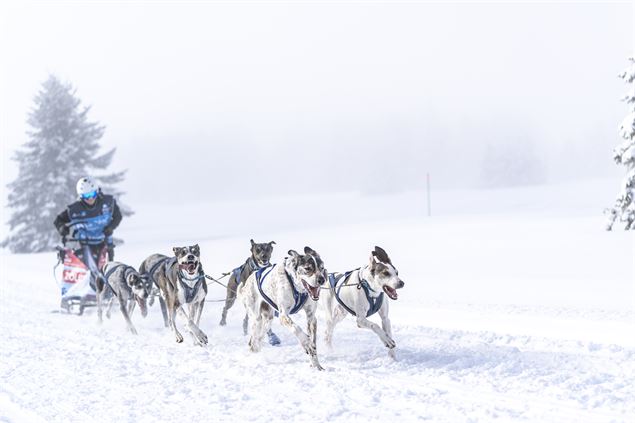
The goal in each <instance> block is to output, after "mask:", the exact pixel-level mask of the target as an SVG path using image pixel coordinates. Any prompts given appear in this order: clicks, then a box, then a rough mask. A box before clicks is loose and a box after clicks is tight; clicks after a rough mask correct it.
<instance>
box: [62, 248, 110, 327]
mask: <svg viewBox="0 0 635 423" xmlns="http://www.w3.org/2000/svg"><path fill="white" fill-rule="evenodd" d="M67 244H69V245H67ZM56 249H57V264H56V265H55V267H54V268H53V275H54V277H55V281H56V282H57V285H58V286H59V287H60V289H61V293H62V298H61V302H60V309H61V312H65V313H68V314H76V315H78V316H81V315H82V314H84V310H85V309H86V308H87V307H95V306H96V305H97V296H96V292H95V277H96V275H95V276H93V275H92V272H91V271H90V269H89V268H88V266H86V264H84V262H83V261H82V260H81V257H82V248H81V245H80V244H79V241H77V240H74V239H73V240H68V241H67V240H65V239H64V240H63V241H62V246H57V247H56ZM93 258H94V260H95V262H96V263H97V267H98V268H99V269H101V268H102V267H103V266H104V264H106V261H107V260H108V249H107V247H106V245H104V246H103V247H102V248H101V249H100V250H99V254H98V257H93ZM60 265H62V269H61V274H60V271H58V267H59V266H60Z"/></svg>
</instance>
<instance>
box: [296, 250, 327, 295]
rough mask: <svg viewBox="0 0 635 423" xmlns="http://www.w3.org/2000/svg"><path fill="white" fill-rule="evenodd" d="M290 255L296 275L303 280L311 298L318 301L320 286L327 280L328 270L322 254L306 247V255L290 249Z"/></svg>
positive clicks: (303, 284)
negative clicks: (321, 256) (325, 267)
mask: <svg viewBox="0 0 635 423" xmlns="http://www.w3.org/2000/svg"><path fill="white" fill-rule="evenodd" d="M289 256H290V257H291V265H292V266H293V267H294V269H295V273H296V277H297V278H298V279H299V280H300V281H302V286H304V289H306V290H307V292H308V293H309V295H310V296H311V299H312V300H314V301H317V300H318V299H319V298H320V286H322V285H323V284H324V282H326V270H325V269H324V262H323V261H322V259H321V258H320V255H319V254H318V253H317V252H316V251H315V250H313V249H311V247H304V255H300V254H298V252H297V251H294V250H289Z"/></svg>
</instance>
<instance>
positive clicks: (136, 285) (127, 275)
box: [95, 261, 152, 335]
mask: <svg viewBox="0 0 635 423" xmlns="http://www.w3.org/2000/svg"><path fill="white" fill-rule="evenodd" d="M102 275H103V276H104V280H105V282H106V283H105V284H104V283H103V281H102V280H101V278H97V281H96V284H95V285H96V291H97V318H98V319H99V323H101V322H102V304H103V302H104V300H106V299H107V298H106V297H107V296H108V295H111V297H110V299H109V302H108V307H107V311H106V317H108V318H110V309H111V307H112V304H113V302H114V300H115V298H116V299H117V300H118V301H119V309H120V310H121V314H123V317H124V319H126V323H127V325H128V330H130V332H132V333H133V334H135V335H136V334H137V330H136V329H135V327H134V325H133V324H132V321H131V320H130V316H131V315H132V311H133V310H134V307H135V304H139V308H140V309H141V314H142V315H143V316H144V317H145V316H146V314H147V313H148V309H147V306H146V301H147V299H148V296H149V295H150V291H151V289H152V286H151V284H150V283H149V281H148V279H147V278H146V277H144V276H142V275H140V274H139V272H137V271H136V270H135V269H134V267H132V266H128V265H126V264H123V263H119V262H117V261H111V262H108V263H106V264H105V265H104V267H103V268H102Z"/></svg>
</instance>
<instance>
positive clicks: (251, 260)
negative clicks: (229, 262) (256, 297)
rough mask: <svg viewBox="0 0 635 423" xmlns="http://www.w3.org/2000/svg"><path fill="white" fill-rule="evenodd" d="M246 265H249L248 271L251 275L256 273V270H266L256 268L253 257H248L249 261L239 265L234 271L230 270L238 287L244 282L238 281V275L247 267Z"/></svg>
mask: <svg viewBox="0 0 635 423" xmlns="http://www.w3.org/2000/svg"><path fill="white" fill-rule="evenodd" d="M247 265H249V269H250V270H251V272H252V273H253V272H255V271H257V270H260V269H265V268H267V266H264V267H258V265H257V264H256V262H255V261H254V258H253V257H249V260H247V261H246V262H245V263H243V264H241V265H240V266H239V267H237V268H235V269H234V270H232V273H233V274H234V278H235V279H236V284H237V285H240V283H241V282H245V281H241V280H240V275H241V273H243V270H245V266H247Z"/></svg>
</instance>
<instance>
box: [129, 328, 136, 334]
mask: <svg viewBox="0 0 635 423" xmlns="http://www.w3.org/2000/svg"><path fill="white" fill-rule="evenodd" d="M130 333H131V334H133V335H137V330H136V329H135V328H134V327H132V326H130Z"/></svg>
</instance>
